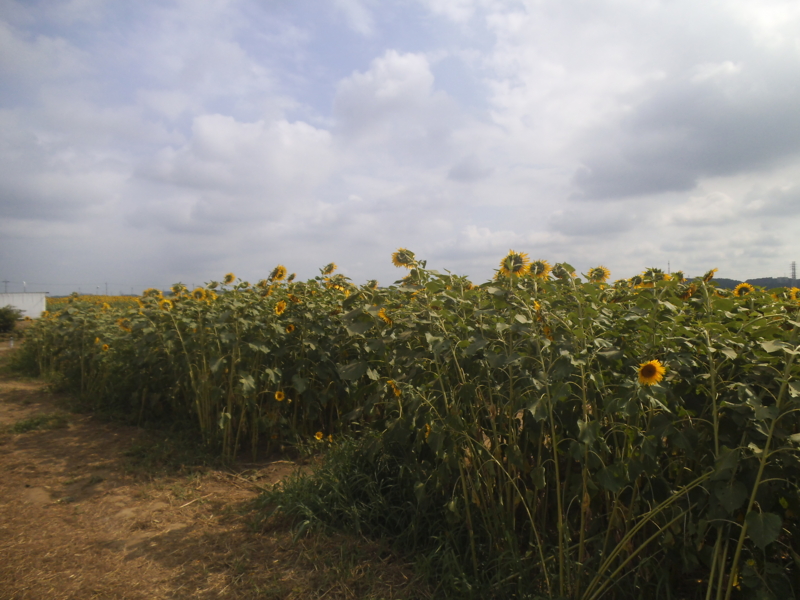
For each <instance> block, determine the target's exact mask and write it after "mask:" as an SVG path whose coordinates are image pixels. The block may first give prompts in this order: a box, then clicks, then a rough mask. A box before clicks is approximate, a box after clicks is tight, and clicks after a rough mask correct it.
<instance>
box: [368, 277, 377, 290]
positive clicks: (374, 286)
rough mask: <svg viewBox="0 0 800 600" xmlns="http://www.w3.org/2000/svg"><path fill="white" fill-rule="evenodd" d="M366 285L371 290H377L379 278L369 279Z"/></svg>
mask: <svg viewBox="0 0 800 600" xmlns="http://www.w3.org/2000/svg"><path fill="white" fill-rule="evenodd" d="M366 286H367V289H370V290H377V289H378V280H377V279H370V280H369V281H368V282H367V283H366Z"/></svg>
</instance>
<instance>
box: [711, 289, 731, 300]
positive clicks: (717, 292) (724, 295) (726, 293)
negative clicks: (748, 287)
mask: <svg viewBox="0 0 800 600" xmlns="http://www.w3.org/2000/svg"><path fill="white" fill-rule="evenodd" d="M714 295H715V296H716V297H717V298H727V297H728V296H730V295H731V293H730V292H729V291H728V290H726V289H725V288H714Z"/></svg>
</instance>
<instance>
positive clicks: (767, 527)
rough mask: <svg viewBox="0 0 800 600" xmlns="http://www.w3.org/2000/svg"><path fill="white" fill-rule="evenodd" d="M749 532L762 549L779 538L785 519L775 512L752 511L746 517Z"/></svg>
mask: <svg viewBox="0 0 800 600" xmlns="http://www.w3.org/2000/svg"><path fill="white" fill-rule="evenodd" d="M745 521H746V522H747V534H748V535H749V536H750V539H751V540H753V541H754V542H755V544H756V546H758V547H759V548H761V549H762V550H763V549H764V548H766V547H767V545H769V544H771V543H772V542H774V541H775V540H777V539H778V536H779V535H780V533H781V525H782V524H783V521H781V518H780V517H779V516H778V515H775V514H773V513H757V512H754V511H750V512H749V513H747V517H745Z"/></svg>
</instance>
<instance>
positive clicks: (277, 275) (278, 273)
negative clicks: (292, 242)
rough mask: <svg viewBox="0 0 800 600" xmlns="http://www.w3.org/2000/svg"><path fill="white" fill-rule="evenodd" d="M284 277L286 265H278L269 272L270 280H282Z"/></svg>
mask: <svg viewBox="0 0 800 600" xmlns="http://www.w3.org/2000/svg"><path fill="white" fill-rule="evenodd" d="M284 279H286V267H284V266H283V265H278V266H277V267H275V268H274V269H272V271H271V272H270V274H269V280H270V281H283V280H284Z"/></svg>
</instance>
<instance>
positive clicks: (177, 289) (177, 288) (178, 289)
mask: <svg viewBox="0 0 800 600" xmlns="http://www.w3.org/2000/svg"><path fill="white" fill-rule="evenodd" d="M170 289H171V290H172V293H173V294H175V295H176V296H177V295H178V294H181V293H183V292H185V291H186V286H185V285H183V284H182V283H176V284H174V285H173V286H172V287H171V288H170Z"/></svg>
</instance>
